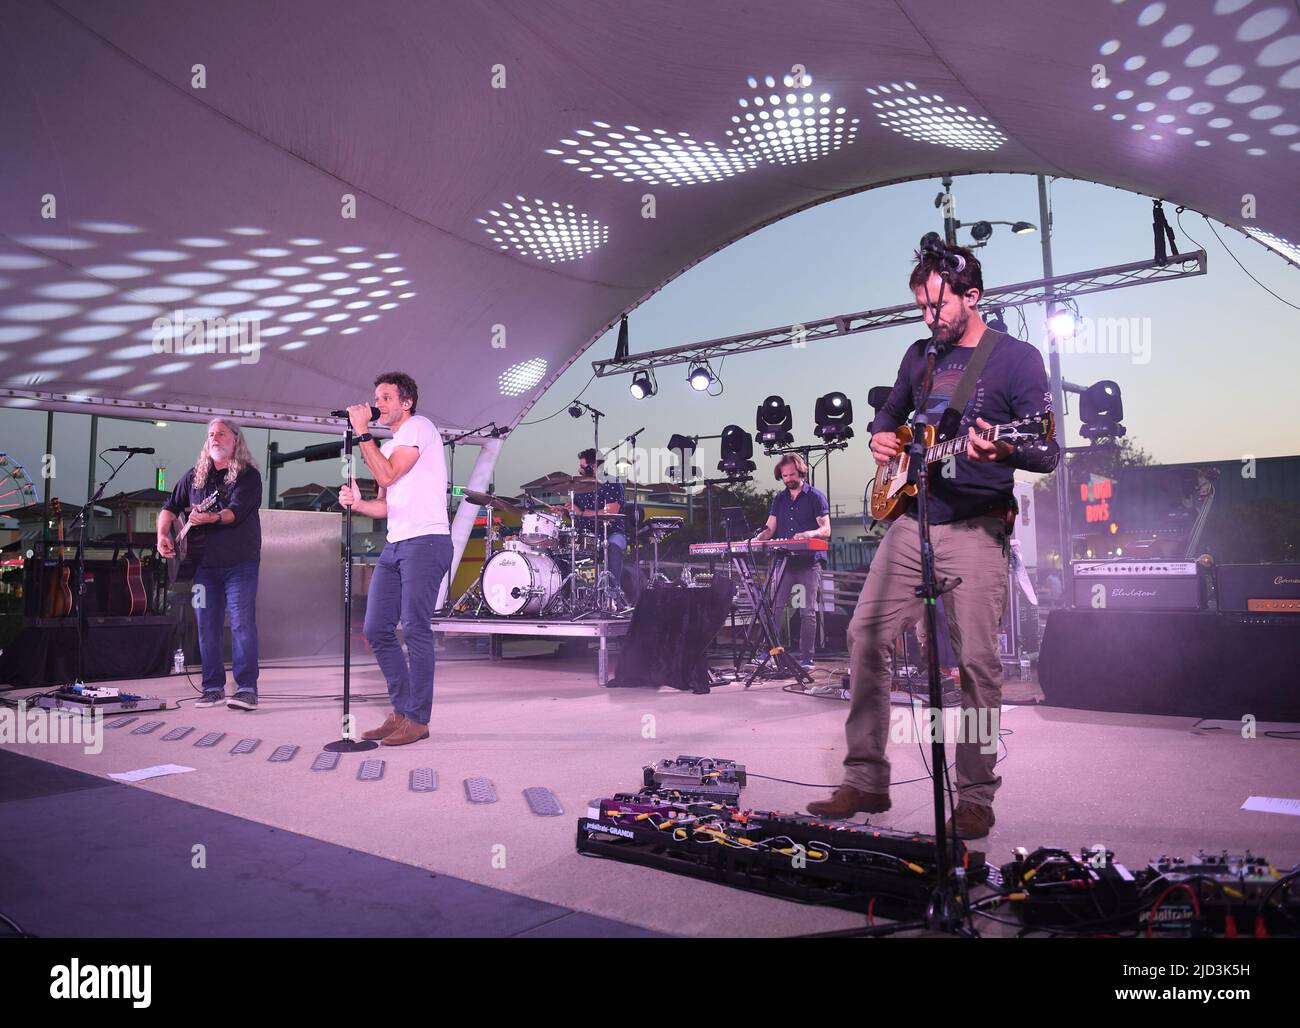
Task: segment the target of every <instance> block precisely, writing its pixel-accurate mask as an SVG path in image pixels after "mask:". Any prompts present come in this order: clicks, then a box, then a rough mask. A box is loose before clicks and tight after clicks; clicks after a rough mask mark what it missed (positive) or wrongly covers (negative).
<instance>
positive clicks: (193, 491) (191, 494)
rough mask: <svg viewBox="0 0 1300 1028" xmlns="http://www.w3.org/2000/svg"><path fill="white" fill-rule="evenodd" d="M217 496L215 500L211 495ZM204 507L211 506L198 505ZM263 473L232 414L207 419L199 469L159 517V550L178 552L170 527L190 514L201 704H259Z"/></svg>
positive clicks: (235, 706)
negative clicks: (230, 682)
mask: <svg viewBox="0 0 1300 1028" xmlns="http://www.w3.org/2000/svg"><path fill="white" fill-rule="evenodd" d="M214 493H215V494H216V499H215V501H214V500H212V495H213V494H214ZM205 504H207V505H209V506H210V508H211V509H208V510H202V511H201V510H198V509H196V508H199V507H202V506H204V505H205ZM261 505H262V474H261V472H260V471H259V470H258V467H257V461H256V460H254V459H253V455H252V453H251V452H250V451H249V448H248V443H247V441H246V440H245V439H244V433H243V432H242V431H241V430H240V428H239V426H238V425H237V424H236V423H235V422H233V421H231V420H229V419H227V418H213V419H212V421H210V422H208V435H207V439H206V440H205V441H204V443H203V449H202V450H200V451H199V459H198V460H197V461H196V462H195V465H194V467H192V468H191V469H190V470H189V471H187V472H185V474H184V475H183V476H182V477H181V480H180V481H179V482H177V483H176V488H175V489H173V490H172V493H171V495H170V496H169V497H167V502H166V503H164V504H163V509H162V511H161V512H160V513H159V515H158V552H159V553H160V554H161V555H162V556H163V557H166V558H167V559H169V560H170V559H171V558H173V557H174V556H175V555H176V546H175V544H174V543H173V542H172V535H171V530H172V527H173V526H174V525H175V524H176V522H177V519H178V518H179V516H180V515H181V514H183V513H184V512H185V511H187V510H188V511H189V512H190V515H189V524H190V525H191V526H193V527H192V528H191V530H190V532H189V534H188V536H187V542H188V544H189V551H190V555H191V556H192V557H193V558H194V565H195V570H194V588H195V589H196V590H199V589H201V590H202V592H201V593H199V594H197V595H196V597H195V602H194V613H195V615H196V617H197V618H198V623H199V655H200V657H202V659H203V695H202V696H201V697H199V700H198V701H197V702H196V703H195V704H194V705H195V706H196V707H216V706H219V705H221V704H223V703H224V704H225V705H226V706H227V707H230V708H231V709H234V710H256V709H257V675H258V663H257V577H258V569H259V568H260V566H261V560H262V524H261V520H260V518H259V517H258V513H257V512H258V508H259V507H261ZM227 611H229V613H230V637H231V650H232V656H233V658H234V659H233V661H232V667H231V671H232V673H233V674H234V677H235V694H234V695H233V696H231V697H230V699H228V700H227V699H226V665H225V655H224V648H223V645H222V636H223V632H224V625H225V617H226V612H227Z"/></svg>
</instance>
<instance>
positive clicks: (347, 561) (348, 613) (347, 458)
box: [322, 418, 379, 753]
mask: <svg viewBox="0 0 1300 1028" xmlns="http://www.w3.org/2000/svg"><path fill="white" fill-rule="evenodd" d="M344 424H345V425H346V426H347V427H346V428H345V429H344V432H343V463H344V466H345V467H346V468H347V469H348V483H347V484H348V485H351V484H352V482H353V481H354V480H355V476H354V475H353V474H352V443H353V438H352V422H351V421H348V420H346V418H345V421H344ZM358 491H359V490H358ZM358 498H359V497H354V498H353V500H354V502H355V500H356V499H358ZM351 711H352V507H351V505H349V506H347V507H345V508H344V509H343V721H342V726H343V734H342V737H341V738H339V739H336V740H334V741H333V742H327V743H326V744H325V745H324V746H323V747H322V748H323V749H325V750H328V751H329V752H331V753H361V752H363V751H365V750H373V749H377V748H378V746H379V743H377V742H372V741H370V740H368V739H355V738H353V737H352V736H353V725H352V713H351Z"/></svg>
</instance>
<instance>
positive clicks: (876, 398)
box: [867, 386, 894, 414]
mask: <svg viewBox="0 0 1300 1028" xmlns="http://www.w3.org/2000/svg"><path fill="white" fill-rule="evenodd" d="M893 391H894V387H893V386H872V387H871V388H870V389H868V390H867V403H869V404H871V409H872V410H873V411H875V412H876V413H877V414H879V413H880V408H881V407H883V406H884V405H885V401H886V400H888V399H889V394H890V393H892V392H893Z"/></svg>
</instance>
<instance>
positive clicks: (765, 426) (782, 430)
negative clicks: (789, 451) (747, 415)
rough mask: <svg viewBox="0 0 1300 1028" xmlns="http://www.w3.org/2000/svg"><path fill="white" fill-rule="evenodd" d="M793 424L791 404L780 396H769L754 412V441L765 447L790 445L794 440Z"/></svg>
mask: <svg viewBox="0 0 1300 1028" xmlns="http://www.w3.org/2000/svg"><path fill="white" fill-rule="evenodd" d="M793 425H794V415H793V414H792V413H791V412H790V405H789V404H788V403H786V402H785V401H784V400H783V399H781V397H779V396H769V397H768V398H767V399H766V400H764V401H763V402H762V403H760V404H759V405H758V410H757V411H756V412H755V413H754V427H755V432H754V441H755V442H759V443H762V444H763V445H764V446H765V447H772V446H789V445H790V444H791V443H792V442H794V436H793V435H791V434H790V429H791V427H792V426H793Z"/></svg>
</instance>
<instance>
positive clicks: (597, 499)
mask: <svg viewBox="0 0 1300 1028" xmlns="http://www.w3.org/2000/svg"><path fill="white" fill-rule="evenodd" d="M604 463H605V462H604V460H597V459H596V451H595V450H594V449H587V450H583V451H582V452H581V453H580V454H578V474H579V475H581V476H582V477H584V478H597V479H600V480H601V481H600V484H599V485H598V486H597V487H596V490H595V492H590V493H576V494H575V495H574V497H573V503H566V504H564V505H563V507H564V509H565V510H567V511H569V512H570V513H571V514H575V515H579V516H578V519H577V525H578V527H579V528H580V529H582V530H583V531H584V532H591V533H593V534H594V535H595V536H596V538H600V529H599V527H598V526H597V524H596V518H594V517H582V516H581V512H582V511H600V512H601V513H604V514H622V513H623V506H624V504H625V503H626V502H627V497H626V494H625V493H624V491H623V483H622V482H617V481H614V480H613V479H604V477H603V474H604V473H603V472H599V473H598V469H600V468H601V467H602V466H603V465H604ZM602 520H603V519H602ZM606 526H607V527H608V530H609V546H608V548H607V549H606V550H605V566H606V569H607V570H608V571H609V573H610V574H611V575H613V576H614V581H615V582H621V581H622V578H621V575H622V573H623V557H624V555H625V554H626V553H627V531H626V529H625V528H624V527H623V519H622V518H612V519H609V520H608V521H607V522H606Z"/></svg>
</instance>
